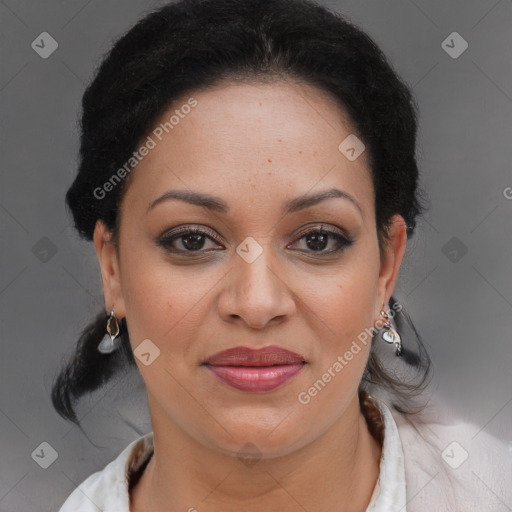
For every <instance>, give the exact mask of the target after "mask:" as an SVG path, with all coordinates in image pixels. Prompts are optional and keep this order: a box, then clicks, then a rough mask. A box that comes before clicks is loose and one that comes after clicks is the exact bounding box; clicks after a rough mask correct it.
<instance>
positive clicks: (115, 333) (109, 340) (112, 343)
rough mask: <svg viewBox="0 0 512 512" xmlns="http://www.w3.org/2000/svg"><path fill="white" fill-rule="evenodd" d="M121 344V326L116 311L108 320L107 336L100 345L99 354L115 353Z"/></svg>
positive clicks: (112, 312)
mask: <svg viewBox="0 0 512 512" xmlns="http://www.w3.org/2000/svg"><path fill="white" fill-rule="evenodd" d="M120 344H121V338H120V337H119V324H118V323H117V318H116V315H115V314H114V310H112V311H111V313H110V316H109V317H108V320H107V334H105V336H104V337H103V339H102V340H101V341H100V343H99V345H98V352H101V353H102V354H110V353H111V352H114V350H116V349H117V348H118V347H119V345H120Z"/></svg>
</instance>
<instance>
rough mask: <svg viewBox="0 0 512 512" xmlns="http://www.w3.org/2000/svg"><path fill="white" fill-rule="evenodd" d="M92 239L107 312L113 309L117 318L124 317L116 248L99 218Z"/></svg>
mask: <svg viewBox="0 0 512 512" xmlns="http://www.w3.org/2000/svg"><path fill="white" fill-rule="evenodd" d="M93 239H94V247H95V248H96V255H97V256H98V261H99V264H100V269H101V278H102V280H103V295H104V297H105V307H106V309H107V313H110V311H111V310H112V309H113V310H114V312H115V314H116V317H117V318H124V317H125V316H126V308H125V303H124V298H123V293H122V289H121V272H120V268H119V259H118V253H117V248H116V246H115V245H114V243H113V242H112V233H111V232H110V231H109V229H108V228H107V227H106V225H105V224H104V223H103V222H102V221H101V220H98V221H96V226H95V228H94V235H93Z"/></svg>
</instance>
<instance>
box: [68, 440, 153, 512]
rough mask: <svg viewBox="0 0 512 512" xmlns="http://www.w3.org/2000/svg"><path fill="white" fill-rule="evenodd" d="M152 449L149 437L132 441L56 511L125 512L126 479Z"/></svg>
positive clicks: (126, 506) (127, 510)
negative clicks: (100, 511) (99, 511)
mask: <svg viewBox="0 0 512 512" xmlns="http://www.w3.org/2000/svg"><path fill="white" fill-rule="evenodd" d="M152 449H153V434H152V432H150V433H149V434H145V435H143V436H141V437H139V438H138V439H136V440H134V441H132V442H131V443H130V444H129V445H128V446H127V447H126V448H125V449H124V450H123V451H122V452H121V453H120V454H119V455H118V456H117V457H116V458H115V459H114V460H113V461H111V462H109V463H108V464H107V465H106V466H105V467H104V468H103V469H102V470H101V471H97V472H96V473H93V474H92V475H90V476H89V477H88V478H86V479H85V480H84V481H83V482H82V483H81V484H80V485H79V486H78V487H77V488H76V489H75V490H74V491H73V492H72V493H71V494H70V495H69V497H68V498H67V500H66V501H65V502H64V504H63V505H62V507H61V508H60V509H59V512H98V510H102V511H103V512H129V510H130V508H129V503H130V501H129V491H128V484H129V476H130V474H131V473H133V472H134V471H135V470H137V469H138V467H140V465H141V464H142V463H143V461H144V459H145V457H146V456H147V455H148V454H149V453H150V452H151V451H152Z"/></svg>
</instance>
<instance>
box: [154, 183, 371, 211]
mask: <svg viewBox="0 0 512 512" xmlns="http://www.w3.org/2000/svg"><path fill="white" fill-rule="evenodd" d="M331 198H341V199H346V200H348V201H350V202H351V203H352V204H353V205H354V206H356V208H357V209H358V210H359V212H360V213H361V215H362V214H363V210H362V208H361V205H360V204H359V203H358V202H357V201H356V199H354V198H353V197H352V196H351V195H350V194H349V193H348V192H344V191H343V190H340V189H338V188H331V189H328V190H324V191H322V192H318V193H316V194H304V195H302V196H299V197H296V198H294V199H291V200H288V201H286V203H285V204H284V207H283V210H282V213H283V214H288V213H294V212H297V211H299V210H304V209H306V208H310V207H311V206H314V205H316V204H318V203H320V202H321V201H324V200H325V199H331ZM172 199H177V200H180V201H185V202H186V203H190V204H193V205H196V206H202V207H204V208H208V209H209V210H213V211H216V212H220V213H228V212H229V206H228V205H227V204H226V203H225V202H224V200H222V199H221V198H220V197H215V196H211V195H209V194H204V193H202V192H192V191H190V190H168V191H167V192H165V193H164V194H162V195H161V196H160V197H158V198H157V199H155V200H154V201H152V202H151V204H150V205H149V207H148V209H147V212H146V213H149V211H150V210H152V209H153V208H154V207H155V206H156V205H158V204H160V203H162V202H164V201H169V200H172Z"/></svg>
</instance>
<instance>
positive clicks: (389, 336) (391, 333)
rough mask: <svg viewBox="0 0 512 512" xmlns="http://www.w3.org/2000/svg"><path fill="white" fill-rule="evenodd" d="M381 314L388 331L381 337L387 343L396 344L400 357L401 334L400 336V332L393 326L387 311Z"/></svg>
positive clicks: (397, 353)
mask: <svg viewBox="0 0 512 512" xmlns="http://www.w3.org/2000/svg"><path fill="white" fill-rule="evenodd" d="M380 314H381V315H382V316H383V317H384V318H385V319H386V322H385V323H384V328H385V329H386V330H385V331H384V332H383V333H382V335H381V336H382V339H383V340H384V341H385V342H386V343H394V345H395V347H396V355H397V356H399V355H400V354H401V353H402V338H400V334H398V332H397V331H396V330H395V329H393V327H392V326H391V322H390V321H389V315H388V314H387V313H386V312H385V311H381V312H380Z"/></svg>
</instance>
